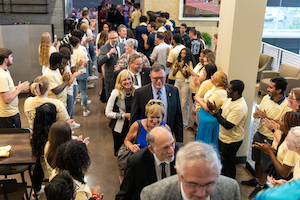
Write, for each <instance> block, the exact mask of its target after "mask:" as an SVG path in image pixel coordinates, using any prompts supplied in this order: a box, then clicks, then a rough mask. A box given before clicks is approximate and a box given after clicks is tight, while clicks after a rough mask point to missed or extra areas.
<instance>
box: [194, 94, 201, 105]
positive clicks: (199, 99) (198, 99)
mask: <svg viewBox="0 0 300 200" xmlns="http://www.w3.org/2000/svg"><path fill="white" fill-rule="evenodd" d="M201 99H202V98H201V97H200V96H199V95H197V94H196V95H195V96H194V100H195V101H196V102H197V103H199V102H200V101H201Z"/></svg>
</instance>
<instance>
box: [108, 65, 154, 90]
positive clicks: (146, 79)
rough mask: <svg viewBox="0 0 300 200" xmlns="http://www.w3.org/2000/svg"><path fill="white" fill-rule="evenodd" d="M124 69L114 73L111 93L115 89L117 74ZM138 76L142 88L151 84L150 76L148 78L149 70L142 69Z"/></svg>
mask: <svg viewBox="0 0 300 200" xmlns="http://www.w3.org/2000/svg"><path fill="white" fill-rule="evenodd" d="M124 69H125V68H123V69H120V70H117V71H114V75H113V80H112V84H111V88H110V91H112V90H113V89H114V88H115V84H116V80H117V77H118V75H119V73H120V72H121V71H122V70H124ZM140 74H141V79H142V86H144V85H147V84H148V83H151V79H150V76H149V75H150V68H148V67H142V71H141V72H140Z"/></svg>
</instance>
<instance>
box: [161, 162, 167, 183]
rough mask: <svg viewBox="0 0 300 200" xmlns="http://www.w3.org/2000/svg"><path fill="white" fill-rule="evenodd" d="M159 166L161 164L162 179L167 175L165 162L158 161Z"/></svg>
mask: <svg viewBox="0 0 300 200" xmlns="http://www.w3.org/2000/svg"><path fill="white" fill-rule="evenodd" d="M160 166H161V179H164V178H166V177H167V175H166V163H165V162H163V163H160Z"/></svg>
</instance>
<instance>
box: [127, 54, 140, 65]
mask: <svg viewBox="0 0 300 200" xmlns="http://www.w3.org/2000/svg"><path fill="white" fill-rule="evenodd" d="M138 58H141V55H140V54H138V53H134V54H132V55H131V56H129V59H128V63H133V62H134V61H135V60H136V59H138Z"/></svg>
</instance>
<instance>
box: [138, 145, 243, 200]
mask: <svg viewBox="0 0 300 200" xmlns="http://www.w3.org/2000/svg"><path fill="white" fill-rule="evenodd" d="M176 158H177V160H176V171H177V175H174V176H171V177H168V178H166V179H163V180H161V181H158V182H156V183H154V184H152V185H149V186H147V187H145V188H144V189H143V191H142V192H141V200H157V199H172V200H182V199H203V200H204V199H208V198H209V199H211V200H215V199H217V200H219V199H220V200H239V199H240V198H241V197H240V196H241V195H240V188H239V184H238V183H237V181H236V180H234V179H232V178H228V177H225V176H222V175H220V173H221V168H222V165H221V162H220V159H219V157H218V154H217V152H216V151H215V150H214V148H213V147H212V146H211V145H208V144H205V143H202V142H190V143H188V144H187V145H185V146H184V147H182V148H181V149H180V150H179V151H178V153H177V154H176Z"/></svg>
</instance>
